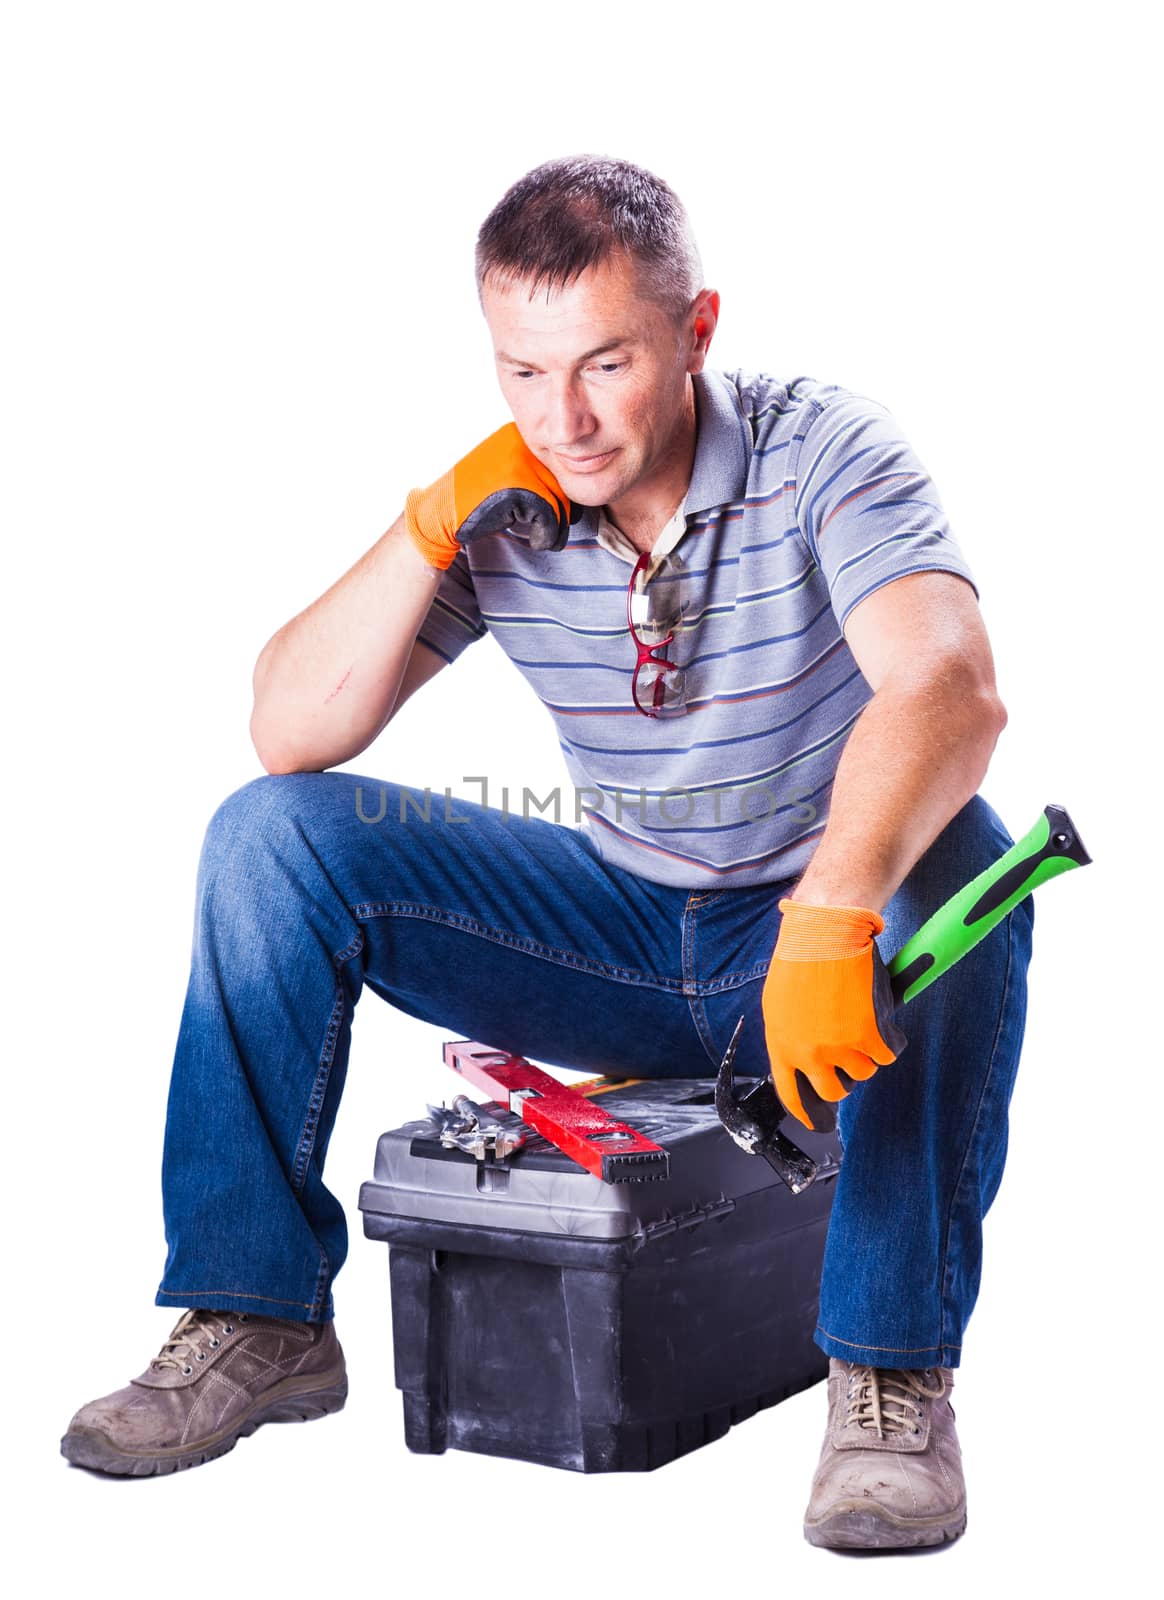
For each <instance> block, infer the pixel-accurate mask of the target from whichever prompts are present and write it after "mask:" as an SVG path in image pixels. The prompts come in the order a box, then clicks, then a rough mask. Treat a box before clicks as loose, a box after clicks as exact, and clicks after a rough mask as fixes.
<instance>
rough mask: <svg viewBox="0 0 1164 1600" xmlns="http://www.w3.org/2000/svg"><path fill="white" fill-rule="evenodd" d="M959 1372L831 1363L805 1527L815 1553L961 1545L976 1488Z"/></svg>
mask: <svg viewBox="0 0 1164 1600" xmlns="http://www.w3.org/2000/svg"><path fill="white" fill-rule="evenodd" d="M953 1387H954V1374H953V1372H952V1371H951V1370H950V1368H949V1367H927V1368H925V1369H924V1370H923V1371H905V1370H902V1369H899V1368H896V1367H892V1368H891V1367H864V1366H861V1365H859V1364H858V1363H855V1362H850V1361H839V1360H838V1359H837V1358H836V1357H835V1356H833V1357H830V1359H829V1421H828V1428H827V1430H826V1432H825V1441H824V1447H823V1448H822V1450H821V1455H820V1462H819V1464H818V1466H817V1469H816V1476H815V1477H814V1478H813V1481H812V1494H811V1496H810V1499H809V1503H808V1510H807V1512H806V1513H805V1518H804V1536H805V1538H806V1539H807V1540H808V1542H809V1544H815V1545H826V1546H829V1547H830V1548H832V1549H839V1550H891V1549H907V1548H910V1547H911V1546H915V1545H927V1544H942V1543H944V1542H945V1541H946V1540H948V1539H956V1538H957V1537H958V1535H959V1534H960V1533H961V1532H962V1531H963V1529H964V1528H965V1526H966V1485H965V1482H964V1480H963V1477H962V1454H961V1450H960V1449H959V1446H958V1435H957V1433H956V1432H955V1431H954V1412H953V1409H952V1407H951V1405H950V1401H949V1394H950V1391H951V1389H953Z"/></svg>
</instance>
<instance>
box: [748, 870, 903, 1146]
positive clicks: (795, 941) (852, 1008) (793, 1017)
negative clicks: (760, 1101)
mask: <svg viewBox="0 0 1164 1600" xmlns="http://www.w3.org/2000/svg"><path fill="white" fill-rule="evenodd" d="M780 910H781V912H782V913H783V921H782V922H781V924H780V934H779V937H778V938H777V940H776V949H775V950H774V951H773V953H772V964H771V966H770V967H769V968H768V976H767V978H766V979H765V980H764V991H763V994H762V995H761V999H760V1003H761V1006H762V1008H763V1012H764V1033H765V1038H766V1041H767V1045H768V1060H769V1063H770V1065H771V1068H772V1081H773V1083H774V1084H775V1086H776V1093H777V1094H778V1095H779V1097H780V1100H781V1102H782V1104H783V1105H784V1107H785V1109H786V1110H788V1111H790V1112H791V1113H792V1115H793V1116H794V1117H795V1118H796V1119H797V1121H798V1122H802V1123H803V1124H804V1126H805V1127H806V1128H811V1127H812V1126H813V1123H812V1120H811V1117H810V1116H809V1114H808V1113H807V1112H806V1111H805V1108H804V1105H803V1102H802V1099H801V1093H800V1085H799V1083H798V1081H797V1074H798V1073H803V1075H804V1077H805V1078H806V1079H807V1080H808V1082H809V1083H810V1084H811V1085H812V1087H813V1089H815V1090H816V1092H817V1094H818V1095H819V1096H820V1098H821V1099H822V1100H830V1101H836V1100H843V1099H844V1098H845V1096H846V1095H847V1094H848V1093H849V1091H850V1089H851V1088H852V1087H853V1081H854V1080H858V1081H860V1080H864V1079H865V1078H871V1077H872V1076H873V1074H874V1073H875V1072H876V1071H877V1068H878V1067H883V1066H885V1065H887V1064H888V1063H889V1062H890V1061H895V1060H896V1059H897V1057H898V1056H899V1055H900V1054H901V1052H902V1050H904V1049H905V1046H906V1044H907V1042H908V1041H907V1040H906V1037H905V1034H904V1033H902V1031H901V1029H900V1028H899V1027H897V1025H896V1024H895V1023H894V1021H893V1010H894V1000H893V991H892V988H891V985H890V979H889V972H888V970H887V968H886V966H885V963H884V962H883V961H882V959H881V954H880V952H879V951H878V949H877V946H876V945H875V944H874V943H873V937H874V935H875V934H878V933H880V932H881V931H882V929H883V928H884V927H885V922H884V920H883V919H882V918H881V917H879V916H878V914H877V913H876V911H867V910H865V909H864V907H862V906H814V905H808V904H807V903H805V902H803V901H799V900H781V901H780Z"/></svg>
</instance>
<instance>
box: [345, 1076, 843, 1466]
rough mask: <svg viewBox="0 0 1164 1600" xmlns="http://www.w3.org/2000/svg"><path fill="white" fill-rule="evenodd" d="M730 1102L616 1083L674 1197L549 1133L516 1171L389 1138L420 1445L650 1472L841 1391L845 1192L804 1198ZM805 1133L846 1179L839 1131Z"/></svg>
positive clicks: (383, 1161)
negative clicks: (607, 1177) (828, 1250)
mask: <svg viewBox="0 0 1164 1600" xmlns="http://www.w3.org/2000/svg"><path fill="white" fill-rule="evenodd" d="M713 1087H714V1086H713V1083H712V1082H711V1081H709V1080H707V1079H654V1080H650V1081H639V1082H632V1083H629V1084H626V1085H622V1086H617V1087H613V1088H608V1089H604V1091H603V1093H602V1096H601V1102H600V1103H601V1105H602V1106H603V1108H604V1109H605V1110H606V1111H608V1112H609V1113H610V1114H611V1116H613V1117H616V1118H618V1119H620V1120H621V1121H624V1122H627V1123H629V1124H631V1125H632V1126H633V1127H635V1128H638V1129H640V1130H641V1131H642V1132H643V1133H645V1134H647V1135H648V1136H649V1137H650V1138H652V1139H654V1140H655V1141H656V1142H657V1143H658V1144H660V1145H662V1146H664V1147H665V1148H666V1149H667V1150H668V1151H669V1152H670V1176H669V1177H668V1178H667V1179H665V1180H663V1181H654V1182H648V1183H618V1184H611V1183H604V1182H602V1180H601V1179H599V1178H596V1177H593V1176H592V1175H591V1174H590V1173H589V1172H587V1171H585V1170H584V1169H583V1168H582V1167H580V1166H579V1165H578V1164H577V1163H576V1162H575V1161H573V1160H572V1159H571V1158H570V1157H569V1156H567V1155H565V1154H564V1153H563V1152H562V1151H560V1150H558V1149H557V1148H556V1147H555V1146H554V1145H552V1144H549V1143H548V1142H547V1141H545V1140H544V1139H542V1138H541V1137H540V1136H539V1135H537V1134H534V1133H532V1131H531V1133H530V1137H529V1140H528V1142H527V1144H526V1145H525V1146H524V1147H523V1149H521V1150H520V1151H518V1152H517V1153H516V1154H515V1155H513V1156H511V1157H510V1158H509V1159H508V1160H506V1161H503V1162H497V1161H480V1160H478V1159H477V1158H476V1157H474V1156H472V1155H470V1154H467V1153H466V1152H464V1151H461V1150H458V1149H446V1148H445V1147H444V1146H443V1145H442V1144H441V1142H440V1140H439V1137H438V1134H437V1127H436V1124H435V1122H433V1121H431V1120H429V1121H418V1122H409V1123H406V1124H405V1125H404V1126H403V1127H401V1128H395V1129H393V1130H391V1131H390V1132H388V1133H385V1134H383V1135H382V1137H381V1139H380V1141H379V1145H378V1148H377V1152H376V1165H375V1176H374V1177H373V1178H372V1179H371V1180H370V1181H369V1182H367V1183H365V1184H364V1185H363V1186H362V1188H361V1190H360V1209H361V1211H362V1212H363V1216H364V1232H365V1234H366V1235H367V1236H368V1237H369V1238H371V1239H382V1240H386V1241H387V1243H388V1245H389V1266H390V1276H391V1297H392V1332H393V1346H394V1355H395V1366H396V1384H397V1387H398V1388H399V1389H400V1390H401V1391H402V1394H403V1397H404V1435H405V1442H406V1444H407V1446H408V1448H409V1449H410V1450H414V1451H418V1452H434V1451H438V1452H439V1451H443V1450H445V1449H447V1448H449V1447H452V1448H453V1449H458V1450H474V1451H480V1452H483V1453H485V1454H488V1455H500V1456H508V1457H514V1458H517V1459H520V1460H524V1461H533V1462H539V1463H541V1464H543V1465H546V1466H554V1467H568V1468H570V1469H572V1470H574V1471H577V1472H619V1471H621V1472H628V1471H649V1470H651V1469H652V1468H654V1467H658V1466H662V1465H663V1464H664V1463H665V1462H668V1461H672V1460H674V1459H675V1457H677V1456H680V1455H684V1454H686V1453H687V1452H688V1451H690V1450H695V1449H697V1448H698V1447H699V1446H700V1445H703V1444H707V1443H709V1442H710V1441H711V1440H713V1439H718V1438H721V1437H722V1436H723V1435H724V1434H725V1433H726V1432H727V1430H728V1428H730V1427H731V1425H732V1424H733V1423H735V1422H742V1421H744V1420H745V1419H746V1418H747V1417H750V1416H752V1415H753V1414H754V1413H755V1412H756V1411H758V1410H760V1409H762V1408H763V1407H765V1406H770V1405H774V1404H776V1403H777V1402H778V1401H780V1400H783V1399H785V1398H786V1397H787V1396H788V1395H791V1394H795V1393H797V1392H798V1391H799V1390H801V1389H805V1388H807V1387H809V1385H811V1384H814V1383H816V1382H818V1381H819V1380H820V1379H822V1378H824V1377H825V1376H826V1375H827V1371H828V1360H827V1358H826V1356H825V1355H824V1354H823V1352H822V1351H820V1350H819V1349H818V1348H817V1346H816V1345H815V1344H814V1343H813V1341H812V1334H813V1329H814V1327H815V1325H816V1313H817V1297H818V1293H819V1287H820V1266H821V1258H822V1255H823V1252H824V1241H825V1230H826V1228H827V1224H828V1212H829V1207H830V1205H831V1202H832V1193H833V1183H832V1182H831V1181H829V1180H828V1179H827V1178H826V1179H818V1181H817V1182H816V1183H814V1184H813V1185H812V1186H811V1187H809V1188H808V1189H806V1190H804V1191H803V1192H802V1193H801V1194H799V1195H794V1194H793V1193H792V1192H791V1191H790V1190H789V1189H787V1188H786V1187H785V1186H784V1185H783V1184H782V1183H781V1181H780V1179H779V1178H778V1177H777V1176H776V1174H775V1172H774V1171H773V1170H772V1168H771V1167H770V1166H769V1165H768V1163H767V1162H766V1161H765V1160H764V1159H763V1158H762V1157H761V1156H750V1155H747V1154H745V1153H744V1152H743V1151H742V1150H740V1149H739V1148H738V1147H737V1146H736V1145H735V1144H734V1143H733V1141H732V1140H731V1138H730V1137H729V1136H728V1134H727V1133H726V1132H725V1131H724V1129H723V1127H722V1126H721V1124H720V1122H719V1119H718V1118H717V1116H716V1113H715V1107H714V1104H713V1099H712V1095H713ZM483 1108H487V1109H488V1110H489V1111H490V1112H492V1113H493V1114H494V1115H495V1116H496V1117H497V1119H498V1120H499V1121H501V1122H512V1123H517V1122H518V1119H517V1118H516V1117H515V1116H513V1114H512V1113H510V1112H509V1111H507V1110H505V1109H504V1108H503V1107H501V1106H500V1105H499V1104H498V1103H497V1102H495V1101H488V1102H485V1103H484V1107H483ZM792 1126H794V1127H795V1129H796V1131H795V1134H794V1137H795V1138H796V1141H797V1143H798V1144H800V1145H801V1146H802V1147H803V1148H804V1149H806V1150H807V1151H808V1152H809V1153H810V1154H811V1155H812V1156H813V1157H814V1158H816V1159H818V1160H820V1161H821V1162H822V1163H824V1164H825V1165H826V1166H827V1165H829V1164H830V1163H831V1165H832V1167H833V1170H834V1171H835V1169H836V1166H837V1164H838V1163H839V1160H840V1147H839V1144H838V1143H837V1136H836V1134H835V1133H833V1134H809V1133H806V1132H804V1131H803V1130H802V1129H800V1128H799V1125H795V1124H794V1125H792Z"/></svg>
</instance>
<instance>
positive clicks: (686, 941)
mask: <svg viewBox="0 0 1164 1600" xmlns="http://www.w3.org/2000/svg"><path fill="white" fill-rule="evenodd" d="M695 904H696V902H695V901H693V900H692V899H690V898H689V899H688V902H687V909H686V910H685V911H684V913H683V938H682V941H681V949H682V961H683V989H684V993H685V994H686V995H687V1010H688V1012H689V1014H690V1016H691V1020H692V1022H693V1023H694V1024H695V1031H696V1033H697V1034H698V1036H699V1042H700V1044H701V1045H702V1046H703V1053H704V1055H706V1057H707V1059H708V1060H709V1061H710V1062H711V1064H712V1066H714V1067H717V1066H718V1065H719V1062H718V1061H717V1060H716V1055H715V1048H714V1043H713V1041H712V1039H711V1030H710V1028H709V1026H708V1022H707V1010H706V1007H705V1006H704V1004H703V994H702V992H701V991H700V987H699V984H698V982H697V981H696V978H695V909H694V907H695Z"/></svg>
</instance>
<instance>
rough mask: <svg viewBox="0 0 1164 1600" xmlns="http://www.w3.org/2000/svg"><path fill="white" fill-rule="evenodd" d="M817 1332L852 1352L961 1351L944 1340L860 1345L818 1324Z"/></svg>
mask: <svg viewBox="0 0 1164 1600" xmlns="http://www.w3.org/2000/svg"><path fill="white" fill-rule="evenodd" d="M816 1331H817V1332H818V1333H823V1334H824V1336H825V1338H826V1339H831V1340H832V1341H833V1342H834V1344H847V1345H848V1346H849V1348H850V1349H851V1350H886V1351H888V1352H889V1353H890V1354H892V1355H895V1356H917V1355H921V1354H922V1352H923V1351H926V1350H961V1348H962V1346H961V1345H960V1344H950V1343H948V1341H947V1340H945V1339H943V1340H942V1341H941V1342H940V1343H939V1344H858V1343H857V1341H856V1340H855V1339H842V1338H841V1336H840V1334H839V1333H830V1332H829V1330H828V1329H827V1328H825V1327H822V1326H821V1324H820V1323H819V1322H818V1323H817V1325H816Z"/></svg>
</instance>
